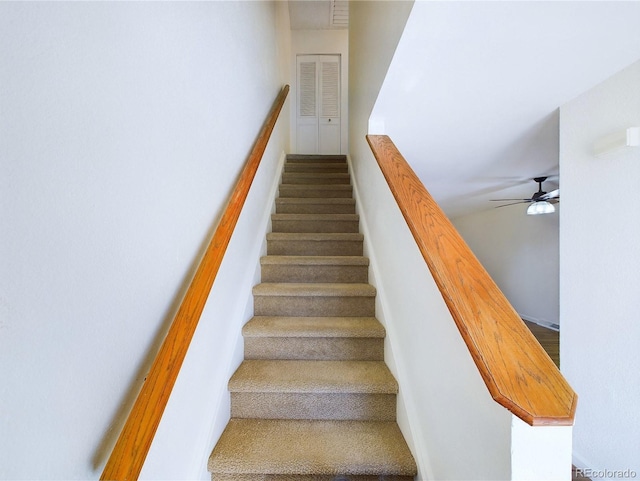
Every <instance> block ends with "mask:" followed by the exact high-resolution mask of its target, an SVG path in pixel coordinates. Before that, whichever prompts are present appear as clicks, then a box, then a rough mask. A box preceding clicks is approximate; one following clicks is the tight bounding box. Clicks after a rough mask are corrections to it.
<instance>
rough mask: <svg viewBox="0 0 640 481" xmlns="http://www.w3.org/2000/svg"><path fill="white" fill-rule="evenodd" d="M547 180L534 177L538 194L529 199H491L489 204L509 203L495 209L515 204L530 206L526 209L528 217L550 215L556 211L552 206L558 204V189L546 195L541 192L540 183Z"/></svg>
mask: <svg viewBox="0 0 640 481" xmlns="http://www.w3.org/2000/svg"><path fill="white" fill-rule="evenodd" d="M545 180H547V178H546V177H535V178H534V179H533V181H534V182H537V183H538V192H535V193H534V194H533V195H532V196H531V198H530V199H491V202H509V201H517V202H511V203H509V204H504V205H499V206H497V207H507V206H509V205H515V204H531V205H530V206H529V207H528V208H527V214H528V215H538V214H551V213H553V212H555V211H556V208H555V207H554V206H553V204H557V203H558V202H560V189H556V190H552V191H551V192H549V193H547V192H545V191H543V190H542V183H543V182H544V181H545Z"/></svg>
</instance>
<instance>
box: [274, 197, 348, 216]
mask: <svg viewBox="0 0 640 481" xmlns="http://www.w3.org/2000/svg"><path fill="white" fill-rule="evenodd" d="M276 213H278V214H355V213H356V200H355V199H353V198H337V199H331V198H324V199H323V198H319V199H318V198H313V197H307V198H298V197H281V198H280V197H279V198H277V199H276Z"/></svg>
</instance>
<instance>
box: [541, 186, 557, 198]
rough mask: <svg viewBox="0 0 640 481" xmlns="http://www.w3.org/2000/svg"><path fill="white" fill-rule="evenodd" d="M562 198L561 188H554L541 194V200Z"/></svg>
mask: <svg viewBox="0 0 640 481" xmlns="http://www.w3.org/2000/svg"><path fill="white" fill-rule="evenodd" d="M558 198H560V189H556V190H552V191H551V192H548V193H546V194H544V195H541V196H540V200H549V199H558Z"/></svg>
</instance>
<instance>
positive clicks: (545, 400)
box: [367, 135, 577, 426]
mask: <svg viewBox="0 0 640 481" xmlns="http://www.w3.org/2000/svg"><path fill="white" fill-rule="evenodd" d="M367 141H368V142H369V145H370V147H371V150H372V151H373V154H374V156H375V158H376V160H377V162H378V165H379V166H380V169H381V170H382V174H383V175H384V177H385V179H386V180H387V183H388V184H389V188H390V189H391V192H392V193H393V196H394V197H395V199H396V202H397V203H398V206H399V207H400V210H401V212H402V215H403V216H404V218H405V220H406V222H407V224H408V226H409V229H410V230H411V233H412V234H413V237H414V239H415V241H416V243H417V244H418V248H419V249H420V252H421V254H422V256H423V258H424V260H425V261H426V263H427V266H428V267H429V270H430V271H431V274H432V276H433V278H434V279H435V282H436V284H437V286H438V288H439V290H440V293H441V294H442V297H443V298H444V301H445V303H446V305H447V307H448V308H449V312H450V313H451V315H452V317H453V319H454V321H455V323H456V325H457V327H458V330H459V331H460V334H461V336H462V338H463V339H464V342H465V344H466V345H467V348H468V350H469V353H470V354H471V356H472V357H473V360H474V362H475V364H476V367H477V368H478V371H479V372H480V375H481V376H482V379H483V380H484V382H485V385H486V386H487V388H488V390H489V392H490V393H491V396H492V397H493V399H494V400H495V401H496V402H498V403H499V404H501V405H502V406H504V407H505V408H507V409H508V410H509V411H511V412H512V413H513V414H514V415H516V416H517V417H519V418H520V419H522V420H523V421H525V422H526V423H528V424H530V425H532V426H541V425H572V424H573V419H574V416H575V410H576V404H577V395H576V393H575V392H574V391H573V389H572V388H571V386H569V384H568V383H567V381H566V380H565V378H564V377H563V376H562V374H561V373H560V371H559V370H558V368H557V367H556V365H555V364H554V363H553V361H552V360H551V358H550V357H549V356H548V355H547V353H546V352H545V351H544V350H543V349H542V347H541V346H540V344H539V343H538V341H537V340H536V339H535V338H534V337H533V335H532V334H531V332H530V331H529V329H528V328H527V326H526V325H525V324H524V322H523V321H522V319H521V318H520V316H519V315H518V313H517V312H516V311H515V309H514V308H513V307H512V306H511V304H510V303H509V301H508V300H507V299H506V297H505V296H504V294H503V293H502V292H501V291H500V289H499V288H498V286H497V285H496V284H495V282H494V281H493V279H491V277H490V276H489V274H488V273H487V271H486V270H485V269H484V267H483V266H482V265H481V264H480V262H479V261H478V259H477V258H476V257H475V255H474V254H473V253H472V252H471V250H470V249H469V247H468V246H467V244H466V243H465V242H464V240H463V239H462V237H461V236H460V234H459V233H458V231H457V230H456V229H455V227H454V226H453V224H451V222H450V221H449V219H448V218H447V217H446V215H445V214H444V212H443V211H442V210H441V209H440V207H439V206H438V204H437V203H436V202H435V201H434V200H433V198H432V197H431V195H430V194H429V192H428V191H427V189H426V188H425V186H424V185H423V184H422V182H421V181H420V179H419V178H418V176H417V175H416V174H415V172H414V171H413V170H412V169H411V167H410V166H409V164H408V163H407V161H406V160H405V159H404V157H403V156H402V154H400V152H399V151H398V149H397V148H396V146H395V145H394V144H393V142H392V141H391V139H390V138H389V137H388V136H386V135H368V136H367Z"/></svg>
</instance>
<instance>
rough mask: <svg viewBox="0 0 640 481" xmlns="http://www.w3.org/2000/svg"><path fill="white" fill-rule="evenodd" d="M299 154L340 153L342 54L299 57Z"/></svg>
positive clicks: (297, 121)
mask: <svg viewBox="0 0 640 481" xmlns="http://www.w3.org/2000/svg"><path fill="white" fill-rule="evenodd" d="M297 76H298V81H297V83H298V95H297V97H298V98H297V104H298V105H297V116H296V117H297V119H296V130H297V136H296V138H297V146H296V147H297V153H299V154H339V153H340V55H299V56H298V58H297Z"/></svg>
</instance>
